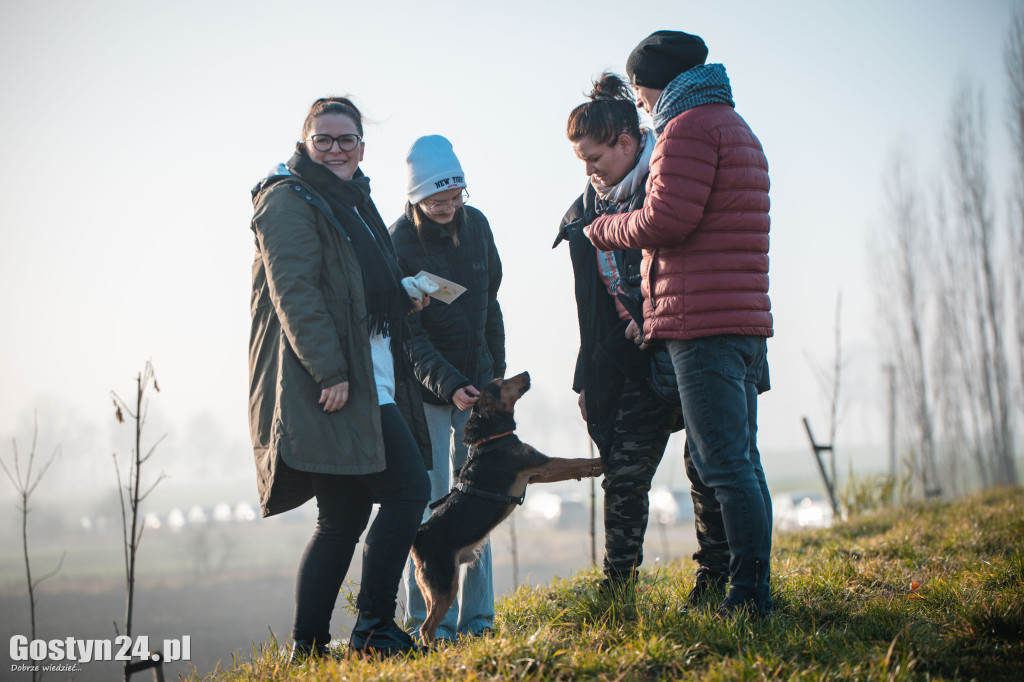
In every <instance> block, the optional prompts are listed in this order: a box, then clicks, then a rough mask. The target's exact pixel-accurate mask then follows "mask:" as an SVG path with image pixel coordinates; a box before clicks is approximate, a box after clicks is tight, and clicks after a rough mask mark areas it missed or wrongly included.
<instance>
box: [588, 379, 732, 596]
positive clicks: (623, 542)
mask: <svg viewBox="0 0 1024 682" xmlns="http://www.w3.org/2000/svg"><path fill="white" fill-rule="evenodd" d="M679 412H680V409H679V407H678V406H675V407H674V406H670V405H667V404H665V403H663V402H662V401H660V400H658V399H657V398H656V397H654V394H653V393H651V390H650V388H649V387H648V386H647V385H646V384H645V383H639V382H634V381H631V380H628V379H627V380H626V382H625V384H624V385H623V388H622V397H621V398H620V400H619V410H618V412H617V413H616V415H615V423H614V425H613V427H612V437H611V440H610V442H609V444H608V445H607V446H606V447H605V448H604V451H603V452H602V453H601V459H602V461H603V462H604V466H605V470H604V479H603V480H602V482H601V487H602V488H603V489H604V533H605V557H604V572H605V574H606V575H608V576H610V577H613V578H627V577H629V576H630V575H632V573H633V572H634V571H635V570H636V569H638V568H639V567H640V565H641V564H642V563H643V560H644V535H645V534H646V532H647V523H648V518H649V513H648V511H649V498H648V494H649V493H650V490H651V480H652V479H653V478H654V474H655V472H656V471H657V469H658V465H659V464H660V463H661V459H662V457H663V456H664V454H665V447H666V445H667V444H668V439H669V435H671V433H672V427H673V425H674V424H675V423H676V420H677V419H678V418H679ZM683 459H684V464H685V466H686V474H687V477H688V478H689V479H690V488H691V490H690V492H691V497H692V498H693V506H694V517H695V526H696V531H697V547H698V549H697V552H696V553H695V554H694V555H693V558H694V560H695V561H696V562H697V564H698V570H697V573H698V575H699V574H701V573H702V572H703V573H704V574H705V575H706V577H710V578H717V577H720V576H727V575H728V574H729V545H728V543H727V542H726V540H725V526H724V524H723V522H722V512H721V509H720V508H719V506H718V502H717V500H716V499H715V495H714V491H713V490H711V489H710V488H708V487H707V486H705V485H704V484H703V483H702V482H701V480H700V476H698V475H697V471H696V469H695V468H694V466H693V463H692V462H691V461H690V456H689V451H688V450H687V449H686V448H685V447H684V449H683Z"/></svg>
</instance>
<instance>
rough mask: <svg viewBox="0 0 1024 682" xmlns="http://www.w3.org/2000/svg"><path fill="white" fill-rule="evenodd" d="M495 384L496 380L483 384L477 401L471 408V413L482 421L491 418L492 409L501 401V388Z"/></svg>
mask: <svg viewBox="0 0 1024 682" xmlns="http://www.w3.org/2000/svg"><path fill="white" fill-rule="evenodd" d="M496 382H497V380H495V381H491V382H489V383H487V384H484V387H483V388H481V389H480V397H479V398H478V399H477V401H476V405H474V406H473V412H475V413H476V414H478V415H480V416H481V417H483V418H484V419H486V418H488V417H490V416H491V413H492V412H494V408H495V407H496V406H497V404H498V403H499V402H500V401H501V387H500V384H498V383H496Z"/></svg>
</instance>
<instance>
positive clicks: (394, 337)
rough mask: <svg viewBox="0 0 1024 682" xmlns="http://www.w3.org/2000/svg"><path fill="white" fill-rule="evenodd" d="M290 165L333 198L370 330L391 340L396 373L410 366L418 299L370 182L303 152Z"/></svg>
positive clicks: (330, 200)
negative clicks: (411, 316)
mask: <svg viewBox="0 0 1024 682" xmlns="http://www.w3.org/2000/svg"><path fill="white" fill-rule="evenodd" d="M287 165H288V168H289V169H290V170H291V171H292V173H294V174H295V175H296V176H298V177H299V178H301V179H302V180H304V181H305V182H307V183H309V185H311V186H312V187H313V189H315V190H316V191H317V192H319V193H320V194H321V195H322V196H323V197H324V198H325V199H326V200H327V204H328V207H329V208H330V209H331V212H332V213H334V217H335V218H337V219H338V223H339V224H340V225H341V226H342V229H343V230H344V232H345V235H346V236H347V237H348V240H349V242H351V244H352V248H353V249H355V252H356V258H357V259H358V260H359V267H360V270H361V271H362V274H363V295H364V297H365V298H366V318H367V319H366V323H367V328H368V330H369V332H370V334H382V335H384V336H389V337H391V352H392V354H393V355H394V357H395V360H396V362H395V367H396V370H397V369H398V368H400V367H404V363H403V362H401V361H399V358H400V357H404V353H403V352H402V351H403V349H404V347H405V345H406V343H407V342H408V340H409V337H408V335H407V333H406V325H405V314H406V313H407V312H408V311H409V310H412V301H411V300H410V299H409V295H408V294H407V293H405V289H404V288H403V287H402V283H401V280H402V271H401V270H400V269H399V267H398V259H397V257H396V255H395V250H394V249H395V247H394V245H393V244H392V243H391V235H389V234H388V231H387V227H386V226H385V225H384V220H383V219H382V218H381V217H380V213H378V212H377V207H376V206H374V204H373V200H372V199H370V179H369V178H368V177H366V176H365V175H363V172H362V171H361V170H356V174H355V175H354V176H353V177H352V179H351V180H342V179H341V178H339V177H338V176H337V175H335V174H334V173H333V172H332V171H331V170H330V169H328V168H327V167H326V166H324V165H322V164H319V163H317V162H316V161H313V160H312V159H311V158H309V156H308V155H307V154H305V153H304V152H300V151H297V152H295V154H294V155H292V158H291V159H290V160H289V161H288V164H287Z"/></svg>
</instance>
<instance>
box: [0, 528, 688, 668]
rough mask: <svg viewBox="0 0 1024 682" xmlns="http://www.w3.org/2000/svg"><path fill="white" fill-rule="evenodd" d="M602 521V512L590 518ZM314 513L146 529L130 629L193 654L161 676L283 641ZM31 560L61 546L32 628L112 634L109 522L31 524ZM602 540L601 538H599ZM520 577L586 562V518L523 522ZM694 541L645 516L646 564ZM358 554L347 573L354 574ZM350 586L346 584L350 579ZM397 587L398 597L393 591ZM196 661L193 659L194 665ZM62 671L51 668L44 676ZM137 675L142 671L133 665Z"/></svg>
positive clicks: (4, 603)
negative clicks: (54, 530) (90, 526)
mask: <svg viewBox="0 0 1024 682" xmlns="http://www.w3.org/2000/svg"><path fill="white" fill-rule="evenodd" d="M598 526H600V523H598ZM312 527H313V520H312V519H310V518H308V517H306V516H303V515H295V516H293V517H292V518H290V519H264V520H256V521H252V522H248V523H234V524H227V525H207V526H196V527H191V528H186V529H185V530H182V531H181V532H178V533H172V532H167V531H155V532H149V531H147V534H146V535H145V536H144V540H143V543H142V547H141V550H140V554H139V569H138V570H139V576H140V580H141V582H140V584H139V585H138V587H137V589H136V600H137V601H136V606H135V627H134V631H135V633H137V634H145V635H148V636H149V637H150V639H151V641H153V642H160V641H162V640H163V639H180V638H181V637H183V636H185V635H188V636H190V637H191V642H192V660H191V663H190V664H186V663H182V662H179V663H168V664H167V666H166V667H165V671H166V673H167V674H168V679H175V678H176V676H177V675H179V674H181V675H187V674H189V673H190V672H191V671H193V670H194V671H198V673H201V674H205V673H209V672H210V671H212V670H214V669H215V668H216V667H217V665H218V664H221V665H224V666H230V665H231V663H232V657H233V655H235V654H236V653H239V655H240V656H241V657H243V658H244V657H251V656H252V651H253V645H254V643H255V644H256V646H260V645H262V643H263V642H266V641H268V639H270V638H271V637H272V636H276V637H277V638H279V639H280V640H281V641H282V642H283V641H285V640H286V639H287V637H288V636H289V635H290V633H291V618H292V609H293V605H294V602H293V594H294V586H295V570H296V566H297V564H298V561H299V557H300V555H301V553H302V550H303V548H304V547H305V544H306V542H307V540H308V539H309V535H310V533H311V532H312ZM30 542H31V544H30V548H31V554H32V563H33V567H34V569H35V570H36V571H44V570H46V569H47V568H48V567H52V566H54V565H56V564H57V562H58V561H59V559H60V555H61V553H62V552H65V551H66V552H67V555H66V558H65V561H64V566H63V568H62V569H61V572H60V573H59V574H58V575H57V576H56V577H54V578H53V579H51V580H48V581H46V582H44V583H42V585H41V586H40V587H39V588H38V589H37V601H38V603H37V629H38V630H37V636H38V637H40V638H42V639H57V638H66V637H76V638H81V639H112V638H113V637H114V636H115V634H116V633H115V630H114V624H113V622H114V620H115V619H116V620H117V621H118V623H122V622H123V620H124V568H123V556H122V555H123V549H122V547H121V546H120V544H119V543H120V537H119V536H118V534H117V533H116V532H112V531H107V532H103V533H96V532H93V533H88V534H86V533H70V534H67V533H65V534H62V535H49V536H43V535H39V536H38V538H37V539H33V540H31V541H30ZM492 542H493V547H494V577H495V591H496V593H497V594H498V595H499V598H501V597H502V596H507V595H509V594H511V592H512V591H513V588H514V575H513V566H512V554H511V541H510V534H509V529H508V526H507V525H503V526H501V527H499V529H498V530H497V531H496V532H495V533H494V534H493V535H492ZM602 542H603V540H602V539H601V537H598V543H599V547H600V546H601V544H600V543H602ZM518 544H519V548H518V550H519V582H520V584H530V585H541V584H546V583H548V582H550V581H551V580H552V579H553V578H554V577H556V576H560V577H563V578H566V577H569V576H570V575H571V574H573V573H575V572H576V571H578V570H580V569H582V568H585V567H587V566H588V565H589V563H590V537H589V533H588V530H587V527H586V525H585V524H581V525H578V526H575V527H572V528H563V529H558V528H550V529H539V528H528V527H525V526H523V525H522V524H521V525H520V527H519V529H518ZM694 547H695V541H694V534H693V528H692V526H691V525H689V524H683V525H679V526H664V527H662V526H657V525H653V526H652V527H651V529H650V531H649V533H648V542H647V552H648V563H650V564H651V565H652V566H653V565H657V564H660V563H663V562H665V561H666V560H675V559H680V558H682V557H687V556H689V555H690V554H691V553H692V552H693V551H694ZM19 550H20V547H19V546H18V545H16V544H12V543H11V542H7V543H6V544H5V550H4V552H3V554H2V556H0V613H3V616H4V617H3V619H2V620H0V639H2V641H4V642H9V641H10V638H11V637H12V636H14V635H17V634H27V633H28V630H29V628H28V599H27V596H26V592H25V577H24V564H23V558H22V557H21V555H20V551H19ZM358 562H359V557H358V554H357V557H356V560H355V562H354V565H353V567H352V569H351V570H350V571H349V574H348V580H349V581H352V580H358V578H359V563H358ZM346 588H348V589H354V585H353V584H352V583H351V582H347V583H346ZM401 598H402V597H401V595H400V599H401ZM344 606H345V605H344V599H342V598H340V599H339V600H338V607H337V608H336V610H335V613H334V621H333V628H332V634H333V635H334V637H335V638H341V639H346V638H347V635H348V630H349V628H350V627H351V624H352V621H353V620H354V618H353V617H352V616H351V615H350V614H349V613H347V612H346V610H345V608H344ZM4 650H5V654H4V660H5V664H4V666H5V667H4V668H3V669H2V672H0V679H9V676H13V678H12V679H23V680H28V679H30V675H29V674H28V673H17V672H11V669H10V661H9V655H8V653H7V647H4ZM192 666H194V669H193V668H192ZM80 668H81V672H79V673H77V674H76V675H75V677H74V679H75V680H76V682H90V681H93V680H95V681H97V682H99V681H107V680H112V679H118V675H119V670H120V668H119V667H118V665H117V664H116V663H102V662H92V663H88V664H84V665H81V666H80ZM55 678H56V679H60V676H59V675H58V676H55V675H53V674H50V675H47V677H46V679H55ZM137 679H150V677H149V674H148V673H141V674H139V675H138V676H137Z"/></svg>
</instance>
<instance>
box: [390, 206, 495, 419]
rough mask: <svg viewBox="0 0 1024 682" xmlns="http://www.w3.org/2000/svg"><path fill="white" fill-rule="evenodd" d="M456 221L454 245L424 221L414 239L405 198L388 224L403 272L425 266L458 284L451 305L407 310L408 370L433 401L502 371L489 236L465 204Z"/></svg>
mask: <svg viewBox="0 0 1024 682" xmlns="http://www.w3.org/2000/svg"><path fill="white" fill-rule="evenodd" d="M456 220H460V218H459V217H458V214H457V215H456ZM460 222H461V224H460V225H459V228H458V236H459V245H458V246H455V245H454V244H453V242H452V239H451V238H450V237H449V236H448V235H447V234H446V233H445V232H443V231H442V230H441V227H440V226H439V225H437V224H436V223H434V222H433V221H430V220H428V221H427V223H426V225H425V226H424V228H423V240H422V241H421V240H420V237H419V235H418V234H417V233H416V226H415V224H414V223H413V220H412V206H411V205H408V204H407V205H406V211H405V215H404V216H402V217H401V218H399V219H398V220H396V221H395V223H394V224H393V225H392V226H391V227H390V228H389V229H390V232H391V239H392V241H393V242H394V244H395V250H396V251H397V252H398V263H399V265H400V266H401V268H402V272H403V273H404V274H406V275H416V274H417V273H418V272H420V271H421V270H426V271H427V272H429V273H431V274H434V275H439V276H441V277H444V278H445V279H449V280H451V281H453V282H455V283H456V284H461V285H462V286H464V287H466V292H465V293H463V294H462V296H460V297H459V298H457V299H456V300H455V301H453V302H452V303H451V304H445V303H442V302H440V301H437V300H432V301H431V302H430V305H428V306H427V307H426V308H424V309H423V310H422V311H420V312H418V313H413V314H412V315H410V316H409V322H410V324H411V326H412V334H413V344H414V351H413V359H414V362H413V369H414V370H415V372H416V377H417V378H418V379H419V380H420V382H421V383H422V384H423V387H424V388H423V399H424V400H425V401H427V402H429V403H432V404H435V405H448V404H451V402H452V395H453V394H454V393H455V391H457V390H458V389H460V388H462V387H463V386H468V385H470V384H472V385H473V386H476V387H477V388H479V387H481V386H483V385H484V384H485V383H487V382H488V381H490V380H491V379H493V378H495V377H499V376H504V375H505V324H504V322H503V321H502V316H501V306H499V305H498V287H499V286H500V285H501V260H500V259H499V258H498V250H497V249H496V248H495V246H494V235H493V234H492V233H491V227H490V225H488V223H487V218H485V217H484V214H483V213H481V212H480V211H478V210H477V209H475V208H472V207H470V206H466V207H465V210H464V219H462V220H460Z"/></svg>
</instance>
